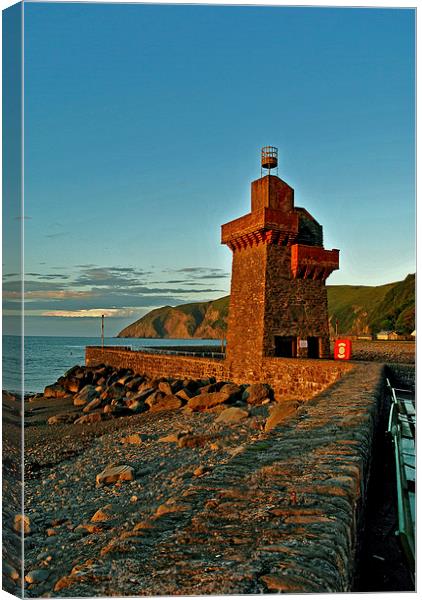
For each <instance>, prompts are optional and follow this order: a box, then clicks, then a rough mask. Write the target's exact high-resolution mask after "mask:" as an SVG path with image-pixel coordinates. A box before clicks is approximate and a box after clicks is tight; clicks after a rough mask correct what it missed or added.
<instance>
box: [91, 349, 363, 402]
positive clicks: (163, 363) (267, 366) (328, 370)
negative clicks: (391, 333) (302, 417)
mask: <svg viewBox="0 0 422 600" xmlns="http://www.w3.org/2000/svg"><path fill="white" fill-rule="evenodd" d="M101 363H106V364H109V365H111V366H113V367H117V368H120V367H124V368H128V369H133V371H135V372H137V373H146V374H148V375H150V376H152V377H178V378H182V379H185V378H189V377H190V378H192V379H205V378H208V377H215V378H216V379H217V380H220V381H233V382H234V383H256V382H258V381H261V382H263V383H269V384H270V385H271V386H272V387H273V389H274V393H275V399H276V400H277V401H279V402H282V401H283V399H290V398H292V397H294V398H298V399H302V400H308V399H309V398H312V397H313V396H315V395H316V394H318V393H320V392H321V391H322V390H324V389H325V388H327V387H328V386H330V385H331V384H333V383H334V382H335V381H337V380H338V379H339V378H340V377H341V376H342V375H343V374H344V373H346V372H348V371H349V370H350V369H352V368H353V366H352V364H351V363H345V362H339V361H327V360H311V359H309V360H307V359H288V358H267V359H264V360H263V361H262V362H261V363H259V364H256V368H254V369H250V368H248V367H246V366H245V368H244V369H242V368H240V367H237V368H236V369H234V368H230V366H229V364H228V363H227V361H224V360H218V359H212V358H197V357H189V356H175V355H163V354H148V353H146V352H138V351H133V350H129V349H127V348H120V347H118V346H115V347H107V346H106V347H105V348H104V350H103V349H102V348H101V347H100V346H88V347H87V348H86V365H87V366H93V365H96V364H101Z"/></svg>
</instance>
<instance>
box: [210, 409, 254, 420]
mask: <svg viewBox="0 0 422 600" xmlns="http://www.w3.org/2000/svg"><path fill="white" fill-rule="evenodd" d="M248 416H249V413H248V411H247V410H243V409H242V408H237V407H236V406H231V407H230V408H226V409H225V410H223V411H222V412H221V413H220V414H219V415H218V417H217V418H216V420H215V421H216V423H240V421H244V420H245V419H247V418H248Z"/></svg>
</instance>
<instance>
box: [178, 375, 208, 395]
mask: <svg viewBox="0 0 422 600" xmlns="http://www.w3.org/2000/svg"><path fill="white" fill-rule="evenodd" d="M199 385H200V384H199V383H198V382H197V381H195V380H194V379H184V380H183V381H182V386H183V388H184V389H185V390H189V392H191V395H195V394H197V393H198V387H199ZM204 385H205V384H204Z"/></svg>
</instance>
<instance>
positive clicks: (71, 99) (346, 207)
mask: <svg viewBox="0 0 422 600" xmlns="http://www.w3.org/2000/svg"><path fill="white" fill-rule="evenodd" d="M414 17H415V13H414V11H413V10H405V9H369V8H368V9H346V8H344V9H342V8H338V9H332V8H298V7H296V8H287V7H262V6H259V7H247V6H234V7H229V6H215V5H214V6H187V5H185V6H182V5H180V6H177V5H161V6H160V5H155V6H154V5H121V4H120V5H119V4H117V5H107V4H105V5H104V4H91V5H90V4H51V3H48V4H47V3H29V4H26V5H25V33H24V35H25V138H24V139H25V221H24V225H25V240H26V246H25V271H26V275H25V279H26V285H25V288H26V291H27V302H26V311H27V316H28V318H27V319H26V332H27V333H28V334H42V333H49V334H57V335H60V334H74V335H81V334H86V335H91V334H93V333H97V331H98V329H99V328H98V319H96V318H92V317H93V316H95V315H97V314H100V313H101V311H106V314H107V315H109V317H110V318H109V319H107V327H108V334H109V335H114V334H116V333H117V332H118V331H119V330H120V329H121V328H122V327H123V326H124V325H126V324H128V323H130V322H132V321H134V320H135V319H136V318H138V317H139V316H141V315H142V314H144V313H145V312H147V310H150V309H151V308H155V307H157V306H162V305H165V304H178V303H181V302H189V301H195V300H209V299H213V298H218V297H221V296H223V295H225V294H227V293H228V291H229V285H230V277H229V273H230V268H231V253H230V251H229V250H228V249H227V248H226V247H225V246H221V245H220V226H221V224H222V223H225V222H226V221H229V220H231V219H233V218H236V217H238V216H241V215H242V214H245V213H246V212H248V211H249V209H250V196H249V193H250V182H251V181H252V180H253V179H256V178H257V177H259V175H260V171H259V150H260V147H261V146H263V145H266V144H273V145H275V146H278V148H279V155H280V169H279V175H280V177H282V178H283V179H285V180H286V181H287V182H288V183H289V184H290V185H291V186H292V187H294V188H295V203H296V205H298V206H304V207H305V208H307V209H308V210H309V211H310V212H311V214H313V215H314V217H315V218H317V220H318V221H319V222H320V223H321V224H322V225H323V228H324V245H325V247H326V248H328V249H330V248H333V247H334V248H340V250H341V259H340V260H341V263H340V264H341V268H340V270H339V271H338V272H336V273H335V274H333V275H332V276H331V277H330V279H329V280H328V284H332V285H334V284H364V285H379V284H382V283H387V282H390V281H395V280H399V279H402V278H403V277H404V276H405V275H406V274H407V273H409V272H414V270H415V256H414V252H415V181H414V179H415V172H414V168H415V167H414V144H415V118H414V95H415V87H414V86H415V84H414V46H415V40H414ZM15 271H16V269H13V268H12V267H11V269H8V268H7V265H6V266H5V267H4V274H5V281H6V283H5V286H6V287H5V291H6V296H8V298H6V309H7V310H8V313H7V314H9V315H13V311H14V310H15V308H16V304H15V302H16V299H17V294H18V289H17V288H18V285H19V284H18V278H17V277H16V276H13V275H10V274H11V273H14V272H15ZM80 311H83V312H80ZM71 317H73V318H71ZM5 332H6V333H7V327H6V331H5Z"/></svg>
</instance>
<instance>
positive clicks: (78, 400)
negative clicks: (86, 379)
mask: <svg viewBox="0 0 422 600" xmlns="http://www.w3.org/2000/svg"><path fill="white" fill-rule="evenodd" d="M97 395H98V392H97V390H96V389H95V386H93V385H91V384H88V385H85V386H84V387H83V388H82V389H81V391H80V392H79V393H78V394H76V396H74V398H73V404H74V405H75V406H83V405H84V404H87V403H88V402H91V400H93V399H94V398H95V397H96V396H97Z"/></svg>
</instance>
